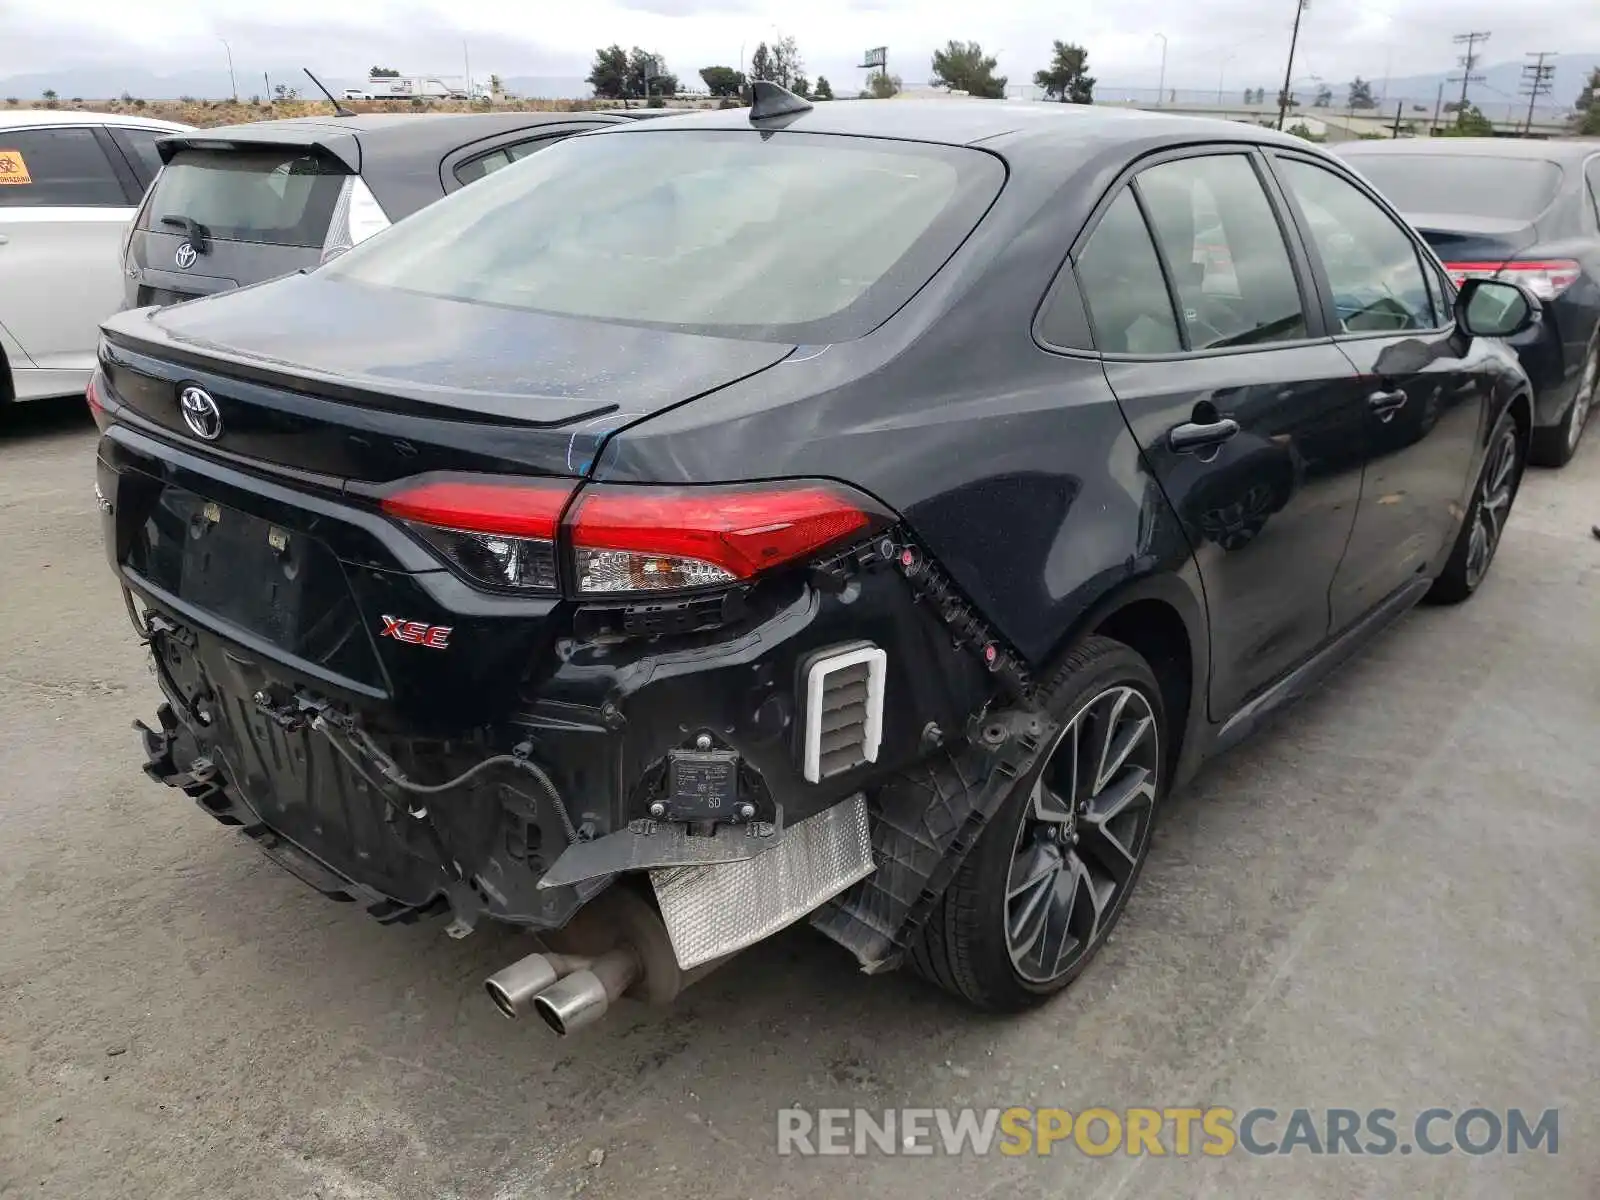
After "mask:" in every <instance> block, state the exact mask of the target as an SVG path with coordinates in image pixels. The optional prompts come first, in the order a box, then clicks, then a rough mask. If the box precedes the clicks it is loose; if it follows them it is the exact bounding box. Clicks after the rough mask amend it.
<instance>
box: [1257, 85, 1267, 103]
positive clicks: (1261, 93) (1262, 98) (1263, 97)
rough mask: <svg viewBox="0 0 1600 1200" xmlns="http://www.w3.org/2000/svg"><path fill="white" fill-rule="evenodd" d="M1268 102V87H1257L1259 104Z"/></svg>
mask: <svg viewBox="0 0 1600 1200" xmlns="http://www.w3.org/2000/svg"><path fill="white" fill-rule="evenodd" d="M1266 102H1267V89H1266V88H1257V89H1256V103H1257V104H1265V103H1266Z"/></svg>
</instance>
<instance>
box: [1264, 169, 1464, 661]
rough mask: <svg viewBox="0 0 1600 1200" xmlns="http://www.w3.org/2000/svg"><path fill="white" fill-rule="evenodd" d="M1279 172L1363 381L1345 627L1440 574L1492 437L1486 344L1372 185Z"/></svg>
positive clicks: (1342, 613)
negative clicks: (1361, 463)
mask: <svg viewBox="0 0 1600 1200" xmlns="http://www.w3.org/2000/svg"><path fill="white" fill-rule="evenodd" d="M1272 165H1273V169H1274V171H1275V173H1276V174H1277V176H1278V178H1279V179H1280V181H1281V182H1282V185H1283V188H1284V191H1285V193H1286V194H1287V195H1288V197H1289V198H1290V203H1291V206H1292V210H1293V212H1294V213H1295V216H1296V220H1297V221H1298V222H1299V223H1300V224H1301V225H1302V227H1303V228H1304V230H1305V241H1306V244H1307V247H1308V248H1309V250H1310V251H1311V257H1312V269H1313V271H1314V272H1315V273H1316V276H1317V279H1318V281H1319V286H1320V289H1321V291H1322V293H1323V294H1324V295H1325V296H1326V297H1327V304H1328V311H1327V313H1326V319H1327V322H1328V325H1329V328H1330V329H1332V330H1333V333H1334V340H1335V342H1336V343H1337V345H1338V346H1339V349H1340V350H1341V351H1343V353H1344V354H1345V355H1346V356H1348V358H1349V359H1350V362H1351V364H1352V365H1353V366H1354V367H1355V369H1356V371H1357V373H1358V377H1357V379H1356V380H1355V381H1354V383H1353V384H1352V386H1351V396H1350V401H1351V403H1352V404H1353V405H1355V406H1357V407H1361V406H1364V407H1365V408H1366V410H1367V411H1366V414H1365V418H1364V423H1365V441H1366V443H1367V446H1368V453H1367V458H1368V462H1367V468H1366V478H1365V483H1364V486H1363V490H1362V496H1361V507H1360V511H1359V512H1358V513H1357V515H1356V524H1355V528H1354V530H1353V531H1352V532H1351V535H1350V545H1349V549H1348V550H1347V551H1346V552H1345V557H1344V561H1343V563H1342V564H1341V565H1340V568H1339V573H1338V576H1337V578H1336V579H1335V582H1334V587H1333V591H1332V595H1331V599H1330V604H1331V608H1332V613H1333V628H1334V630H1335V631H1336V632H1337V631H1338V630H1340V629H1342V628H1344V627H1346V626H1348V625H1350V624H1351V623H1352V622H1354V621H1356V620H1357V619H1359V618H1360V617H1361V616H1362V615H1363V614H1364V613H1366V612H1368V611H1369V610H1371V609H1372V608H1374V607H1375V606H1377V605H1378V604H1380V603H1381V602H1382V601H1383V600H1385V599H1386V598H1387V597H1389V596H1390V595H1392V594H1393V593H1395V592H1396V591H1398V590H1399V589H1401V588H1403V587H1406V586H1407V585H1408V584H1413V583H1415V582H1416V581H1417V580H1418V579H1419V578H1420V577H1425V576H1426V575H1427V574H1428V573H1429V572H1430V571H1432V570H1434V569H1436V568H1437V566H1438V564H1439V559H1440V557H1441V554H1442V552H1444V551H1445V550H1447V548H1448V546H1449V544H1450V541H1451V539H1452V538H1453V537H1454V536H1455V532H1456V530H1457V529H1458V528H1459V526H1460V523H1461V515H1462V511H1463V505H1464V504H1465V502H1466V497H1467V495H1468V493H1469V490H1470V488H1471V485H1472V482H1473V481H1472V479H1471V478H1470V475H1471V472H1472V470H1473V465H1474V463H1475V462H1476V454H1477V447H1478V445H1479V443H1480V442H1481V440H1482V438H1483V437H1485V436H1486V435H1487V433H1488V430H1487V429H1486V428H1485V427H1484V426H1485V422H1486V420H1487V419H1488V416H1489V414H1490V412H1491V399H1492V397H1491V396H1490V395H1489V392H1488V385H1487V384H1486V383H1485V380H1486V379H1488V378H1490V376H1488V375H1486V374H1484V373H1482V372H1480V371H1479V370H1478V369H1477V366H1478V364H1479V363H1480V361H1481V359H1482V357H1483V355H1484V354H1485V353H1487V350H1486V348H1485V347H1484V346H1483V345H1481V344H1476V343H1474V341H1473V340H1472V339H1470V338H1464V337H1462V336H1460V335H1458V334H1457V332H1456V330H1455V324H1454V319H1453V317H1452V315H1451V312H1450V307H1449V304H1448V300H1449V299H1450V296H1449V293H1448V292H1447V291H1445V288H1446V286H1447V285H1445V284H1444V282H1443V279H1442V277H1441V276H1440V274H1439V273H1438V272H1437V270H1436V268H1435V265H1434V262H1433V258H1432V255H1431V254H1430V253H1429V252H1428V251H1427V249H1426V247H1425V245H1424V243H1423V242H1422V240H1421V239H1420V238H1419V237H1418V236H1417V235H1415V234H1414V233H1412V232H1411V231H1410V230H1409V229H1408V228H1407V227H1406V226H1405V224H1404V223H1403V222H1402V221H1401V220H1400V219H1399V218H1398V217H1396V216H1394V215H1393V214H1392V213H1390V212H1389V211H1388V210H1387V209H1386V208H1385V207H1384V206H1383V205H1382V204H1381V203H1380V201H1379V200H1378V199H1377V198H1376V197H1375V196H1373V195H1372V194H1371V193H1369V192H1368V190H1367V189H1366V188H1365V187H1364V186H1363V185H1361V184H1360V183H1359V182H1358V181H1356V180H1355V179H1354V178H1352V177H1350V176H1347V175H1346V174H1345V173H1344V172H1342V171H1340V170H1337V169H1336V168H1334V167H1332V166H1330V165H1328V164H1327V163H1325V162H1322V161H1319V160H1316V159H1312V158H1309V157H1301V156H1299V155H1293V154H1287V153H1284V154H1277V153H1275V154H1274V155H1273V158H1272Z"/></svg>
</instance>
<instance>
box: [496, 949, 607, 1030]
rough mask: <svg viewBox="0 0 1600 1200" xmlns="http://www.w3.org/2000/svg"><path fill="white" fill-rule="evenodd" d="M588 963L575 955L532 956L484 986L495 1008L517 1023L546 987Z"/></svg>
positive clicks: (504, 971)
mask: <svg viewBox="0 0 1600 1200" xmlns="http://www.w3.org/2000/svg"><path fill="white" fill-rule="evenodd" d="M589 962H590V960H589V959H587V958H581V957H579V956H577V955H574V954H530V955H528V957H527V958H519V959H518V960H517V961H516V962H514V963H512V964H511V965H510V966H509V967H502V968H501V969H500V970H498V971H496V972H495V973H494V974H493V975H491V976H489V978H488V979H486V980H484V984H483V987H484V990H485V991H487V992H488V993H489V999H491V1000H493V1001H494V1006H495V1007H496V1008H498V1009H499V1010H500V1011H501V1013H502V1014H504V1015H505V1016H506V1017H508V1018H509V1019H511V1020H513V1021H514V1020H516V1019H517V1018H518V1017H521V1016H526V1015H527V1014H528V1013H530V1012H532V1011H533V1000H534V997H536V996H537V995H538V994H539V993H540V992H542V991H544V990H545V988H547V987H549V986H550V985H551V984H553V983H556V982H558V981H560V980H562V979H565V978H566V977H567V976H569V975H571V974H572V973H573V972H574V971H581V970H583V969H584V968H586V967H588V966H589Z"/></svg>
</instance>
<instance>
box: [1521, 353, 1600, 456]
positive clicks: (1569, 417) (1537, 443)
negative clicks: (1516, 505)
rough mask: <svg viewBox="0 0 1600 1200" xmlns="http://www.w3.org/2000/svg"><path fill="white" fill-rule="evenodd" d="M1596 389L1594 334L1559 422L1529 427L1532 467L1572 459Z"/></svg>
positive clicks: (1599, 383)
mask: <svg viewBox="0 0 1600 1200" xmlns="http://www.w3.org/2000/svg"><path fill="white" fill-rule="evenodd" d="M1597 389H1600V334H1597V335H1596V339H1595V344H1594V346H1592V347H1591V348H1590V351H1589V361H1588V367H1587V368H1586V370H1585V373H1584V377H1583V378H1582V379H1580V380H1579V381H1578V391H1577V394H1575V395H1574V396H1573V398H1572V402H1571V403H1570V404H1568V405H1567V411H1566V413H1565V414H1564V415H1563V416H1562V418H1561V423H1560V424H1558V425H1550V426H1547V427H1545V428H1542V429H1535V430H1534V431H1533V439H1532V441H1531V443H1530V444H1529V446H1528V461H1529V462H1530V463H1532V464H1533V465H1534V466H1536V467H1553V468H1557V469H1559V468H1561V467H1564V466H1566V465H1567V464H1568V463H1569V462H1571V461H1572V456H1573V455H1574V454H1576V453H1577V452H1578V445H1579V443H1580V442H1581V441H1582V440H1583V429H1584V426H1585V425H1587V424H1588V421H1589V417H1590V415H1591V414H1592V413H1593V411H1594V406H1595V404H1596V402H1597V401H1600V396H1597V395H1596V391H1597Z"/></svg>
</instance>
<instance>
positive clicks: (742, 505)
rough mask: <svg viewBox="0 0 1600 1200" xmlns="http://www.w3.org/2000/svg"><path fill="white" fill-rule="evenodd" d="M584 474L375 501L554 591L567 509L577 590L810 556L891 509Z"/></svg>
mask: <svg viewBox="0 0 1600 1200" xmlns="http://www.w3.org/2000/svg"><path fill="white" fill-rule="evenodd" d="M576 487H577V481H575V480H573V481H559V480H539V479H527V480H525V479H511V478H502V477H495V476H480V477H476V478H463V477H448V478H446V477H435V478H427V477H424V478H420V479H417V480H414V481H411V482H409V483H406V484H404V485H402V486H401V487H399V488H398V489H396V490H395V491H393V492H391V493H390V494H389V495H387V496H385V497H384V498H383V499H382V500H381V501H380V502H379V503H380V506H381V507H382V509H383V511H384V512H385V513H387V514H388V515H389V516H391V517H394V518H396V519H398V520H401V521H404V522H405V523H406V524H407V525H408V526H409V527H410V528H411V529H412V531H413V532H415V533H416V534H417V536H418V537H420V538H422V540H423V541H425V542H427V543H428V545H430V546H432V547H433V548H434V549H435V550H436V551H437V552H438V553H439V554H440V555H442V556H443V557H444V558H445V559H446V561H448V562H449V563H450V564H451V565H453V566H454V567H455V568H456V569H457V570H459V571H460V572H461V573H462V574H464V575H465V576H467V578H469V579H471V580H473V581H475V582H477V583H480V584H483V585H485V586H487V587H492V588H495V589H498V590H512V591H519V592H555V591H558V590H559V588H560V575H559V572H558V569H557V565H556V564H557V553H558V549H557V547H558V543H559V542H560V540H561V537H560V535H561V530H562V526H563V512H564V511H565V514H566V515H565V528H566V531H567V532H566V538H567V541H568V543H569V544H570V545H571V548H572V577H573V580H574V586H575V588H576V590H577V592H578V593H579V594H580V595H623V594H627V593H634V592H665V591H678V590H690V589H696V588H704V587H714V586H716V585H718V584H727V583H737V582H740V581H743V580H747V579H750V578H752V577H754V576H755V575H758V574H760V573H761V572H762V571H766V570H769V569H771V568H773V567H780V566H785V565H790V564H794V563H799V562H804V561H806V560H808V559H811V558H815V557H816V556H817V555H818V554H820V553H822V552H824V551H826V550H828V549H830V548H832V547H834V546H837V545H839V544H841V543H844V542H847V541H854V540H857V539H860V538H864V537H867V536H868V535H870V534H872V533H875V532H877V531H878V530H881V529H884V528H886V527H887V526H888V525H889V524H890V523H891V522H892V521H893V516H892V514H890V513H888V512H887V511H886V510H884V509H883V508H881V507H880V506H879V505H877V504H876V503H875V502H874V501H872V500H871V499H869V498H868V497H866V496H863V495H860V494H859V493H857V492H854V491H852V490H851V489H849V488H846V487H843V486H840V485H838V484H832V483H824V482H804V483H760V484H729V485H712V486H705V487H659V486H651V485H632V484H598V485H590V486H587V487H584V488H583V489H582V490H581V491H580V492H578V496H577V500H576V501H575V502H573V503H572V505H571V507H570V509H569V508H568V501H569V500H571V499H572V494H573V490H574V488H576Z"/></svg>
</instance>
